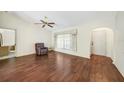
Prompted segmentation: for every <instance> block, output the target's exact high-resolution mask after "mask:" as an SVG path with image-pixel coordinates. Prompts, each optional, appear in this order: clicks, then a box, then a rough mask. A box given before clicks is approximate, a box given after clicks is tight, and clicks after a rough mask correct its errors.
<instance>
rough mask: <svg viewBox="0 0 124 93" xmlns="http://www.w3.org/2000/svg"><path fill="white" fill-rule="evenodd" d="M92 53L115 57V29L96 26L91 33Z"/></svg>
mask: <svg viewBox="0 0 124 93" xmlns="http://www.w3.org/2000/svg"><path fill="white" fill-rule="evenodd" d="M91 54H95V55H103V56H108V57H111V58H112V59H113V30H112V29H110V28H96V29H94V30H93V31H92V34H91Z"/></svg>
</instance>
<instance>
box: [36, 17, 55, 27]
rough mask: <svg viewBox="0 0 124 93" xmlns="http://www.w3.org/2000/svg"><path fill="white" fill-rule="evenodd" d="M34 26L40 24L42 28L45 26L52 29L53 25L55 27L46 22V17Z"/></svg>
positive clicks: (51, 23)
mask: <svg viewBox="0 0 124 93" xmlns="http://www.w3.org/2000/svg"><path fill="white" fill-rule="evenodd" d="M35 24H41V25H42V28H44V27H45V26H49V27H51V28H53V25H55V23H54V22H48V18H47V17H46V16H45V17H44V20H40V23H35Z"/></svg>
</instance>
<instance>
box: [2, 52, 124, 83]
mask: <svg viewBox="0 0 124 93" xmlns="http://www.w3.org/2000/svg"><path fill="white" fill-rule="evenodd" d="M0 81H1V82H89V81H92V82H94V81H95V82H123V81H124V78H123V76H122V75H121V74H120V73H119V71H118V70H117V68H116V67H115V65H114V64H112V61H111V60H110V58H107V57H104V56H97V55H93V56H91V59H87V58H81V57H76V56H72V55H67V54H63V53H59V52H50V53H49V54H48V55H44V56H35V55H29V56H24V57H19V58H11V59H6V60H1V61H0Z"/></svg>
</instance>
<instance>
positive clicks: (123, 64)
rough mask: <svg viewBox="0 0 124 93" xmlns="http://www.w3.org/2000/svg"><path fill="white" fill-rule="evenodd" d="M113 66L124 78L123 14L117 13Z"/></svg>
mask: <svg viewBox="0 0 124 93" xmlns="http://www.w3.org/2000/svg"><path fill="white" fill-rule="evenodd" d="M115 54H116V55H115V57H116V58H115V65H116V66H117V68H118V69H119V71H120V72H121V73H122V74H123V76H124V12H118V14H117V18H116V29H115Z"/></svg>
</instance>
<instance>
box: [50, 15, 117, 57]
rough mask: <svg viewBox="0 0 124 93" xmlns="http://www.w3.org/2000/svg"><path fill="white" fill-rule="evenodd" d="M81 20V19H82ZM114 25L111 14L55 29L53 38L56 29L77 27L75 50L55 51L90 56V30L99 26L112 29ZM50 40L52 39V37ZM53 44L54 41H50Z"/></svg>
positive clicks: (113, 18)
mask: <svg viewBox="0 0 124 93" xmlns="http://www.w3.org/2000/svg"><path fill="white" fill-rule="evenodd" d="M82 21H83V20H82ZM114 25H115V17H114V16H111V17H110V18H103V19H97V16H96V19H95V18H93V19H92V20H90V21H87V22H85V23H84V24H82V25H80V26H75V27H70V28H65V29H62V30H57V31H54V32H53V38H54V33H56V32H58V31H65V30H68V29H77V30H78V34H77V52H72V51H67V50H60V49H55V50H56V51H59V52H64V53H68V54H72V55H77V56H81V57H86V58H89V57H90V41H91V31H93V30H94V29H95V28H100V27H106V28H110V29H112V30H113V29H114ZM52 41H54V40H53V39H52ZM52 44H53V46H54V42H52Z"/></svg>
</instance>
